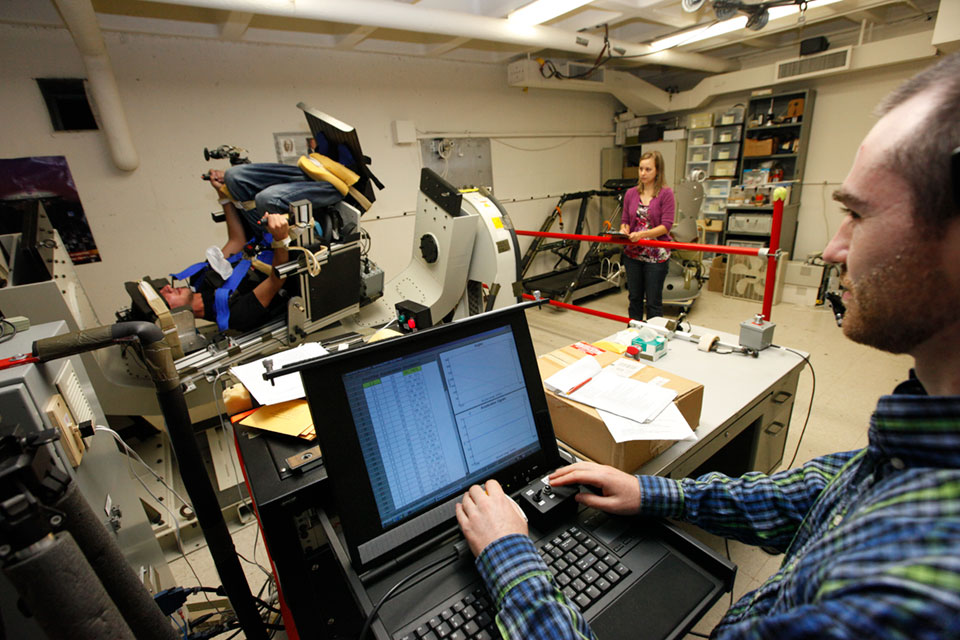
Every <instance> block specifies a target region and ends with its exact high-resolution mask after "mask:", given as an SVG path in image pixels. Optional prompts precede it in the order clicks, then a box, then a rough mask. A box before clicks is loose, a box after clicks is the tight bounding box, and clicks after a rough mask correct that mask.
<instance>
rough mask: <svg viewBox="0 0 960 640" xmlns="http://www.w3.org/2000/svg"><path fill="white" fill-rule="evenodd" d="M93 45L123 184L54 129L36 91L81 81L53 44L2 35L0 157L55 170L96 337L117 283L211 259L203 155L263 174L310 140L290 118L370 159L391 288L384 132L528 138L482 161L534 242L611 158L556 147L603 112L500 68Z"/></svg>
mask: <svg viewBox="0 0 960 640" xmlns="http://www.w3.org/2000/svg"><path fill="white" fill-rule="evenodd" d="M105 38H106V42H107V47H108V49H109V53H110V57H111V59H112V62H113V66H114V70H115V73H116V76H117V82H118V85H119V89H120V94H121V98H122V100H123V102H124V105H125V106H126V111H127V117H128V120H129V122H130V129H131V131H132V133H133V138H134V141H135V143H136V146H137V149H138V151H139V153H140V156H141V166H140V168H139V169H138V170H137V171H134V172H132V173H124V172H121V171H119V170H117V169H116V168H114V167H113V165H112V163H111V161H110V158H109V154H108V152H107V150H106V146H105V144H104V142H103V138H102V133H100V132H82V133H54V132H53V131H52V129H51V126H50V123H49V118H48V116H47V113H46V109H45V108H44V105H43V100H42V98H41V96H40V93H39V90H38V89H37V87H36V83H35V82H34V80H33V79H34V78H37V77H83V76H84V75H85V73H84V69H83V66H82V63H81V62H80V60H79V56H78V53H77V50H76V47H75V46H74V44H73V41H72V40H71V38H70V36H69V34H68V33H67V32H66V30H64V29H48V28H33V27H20V26H10V25H0V60H2V64H0V86H2V87H3V91H0V113H3V114H4V117H3V119H2V121H0V157H4V158H14V157H21V156H42V155H63V156H66V158H67V161H68V163H69V165H70V169H71V171H72V173H73V176H74V180H75V182H76V185H77V189H78V191H79V193H80V197H81V200H82V202H83V206H84V210H85V211H86V214H87V217H88V219H89V221H90V225H91V228H92V230H93V235H94V238H95V239H96V242H97V245H98V248H99V249H100V252H101V255H102V258H103V262H101V263H96V264H90V265H82V266H80V267H78V272H79V274H80V278H81V280H82V282H83V285H84V287H85V289H86V290H87V294H88V295H89V296H90V298H91V300H92V302H93V304H94V307H95V308H96V310H97V312H98V314H99V315H100V320H101V321H102V322H110V321H111V320H112V316H113V312H114V311H115V310H117V309H119V308H120V307H122V306H124V305H125V304H127V303H128V302H127V300H126V299H125V294H124V292H123V287H122V283H123V282H124V281H125V280H131V279H135V278H137V277H141V276H143V275H152V276H159V275H162V274H165V273H168V272H170V271H173V270H178V269H180V268H181V267H183V266H185V265H187V264H189V263H192V262H194V261H196V260H199V259H201V257H202V255H203V251H204V249H205V248H206V247H207V246H210V245H211V244H217V243H222V240H223V237H224V233H225V232H224V230H223V228H222V227H221V226H220V225H215V224H213V223H212V222H211V221H210V218H209V216H208V215H207V214H208V212H209V211H212V210H214V209H216V208H217V205H216V201H215V196H214V194H213V192H212V190H211V189H210V187H209V186H208V184H207V183H204V182H202V181H201V180H200V179H199V176H200V174H201V173H203V172H204V171H205V170H206V169H207V167H208V166H209V165H208V163H206V162H205V161H204V160H203V155H202V150H203V147H205V146H216V145H219V144H235V145H238V146H240V147H243V148H246V149H248V150H249V151H250V157H251V159H252V160H254V161H275V159H276V156H275V152H274V148H273V135H272V134H273V132H279V131H303V130H306V129H307V126H306V122H305V120H304V118H303V114H302V113H301V112H300V111H299V110H298V109H297V108H296V104H297V102H300V101H303V102H306V103H307V104H309V105H311V106H313V107H316V108H318V109H320V110H322V111H325V112H327V113H330V114H331V115H334V116H336V117H338V118H340V119H341V120H344V121H346V122H349V123H350V124H352V125H354V126H355V127H356V128H357V131H358V133H359V135H360V140H361V144H362V145H363V149H364V152H365V153H366V154H367V155H368V156H370V157H371V158H373V164H372V169H373V171H374V173H376V175H377V176H378V177H379V178H380V179H381V180H382V181H383V183H384V184H385V185H386V187H387V188H386V189H385V190H384V191H382V192H380V193H379V196H378V200H377V202H376V204H375V205H374V209H373V210H371V212H369V213H368V214H367V215H366V216H365V217H364V221H365V225H366V227H367V229H368V230H369V231H370V233H371V235H372V237H373V249H372V256H373V258H374V260H376V261H377V262H378V263H379V264H380V265H381V266H382V267H383V268H384V270H385V271H386V273H387V277H388V278H390V277H391V276H393V275H395V274H396V273H397V272H399V271H400V270H401V269H402V268H403V267H404V266H406V263H407V262H408V260H409V257H410V251H411V247H412V245H413V238H412V237H411V235H412V230H413V216H412V215H406V216H405V215H404V213H405V212H406V213H409V212H412V211H413V210H414V209H415V205H416V193H417V185H418V184H419V167H420V159H419V145H404V146H397V145H394V144H393V141H392V136H391V131H390V123H391V121H393V120H398V119H399V120H412V121H413V122H414V123H415V125H416V127H417V129H418V130H420V131H447V132H453V131H474V132H477V131H480V132H499V133H528V134H530V136H531V137H530V138H506V137H505V138H503V139H494V140H493V141H492V145H491V146H492V150H491V154H492V162H493V176H494V178H493V179H494V188H495V192H496V195H497V196H498V197H499V198H501V199H504V200H508V201H510V200H514V199H517V200H519V201H520V202H518V203H516V204H509V205H508V207H507V208H508V210H509V211H510V213H511V215H512V216H513V218H514V223H515V224H516V225H517V227H518V228H527V229H535V228H537V227H539V225H540V222H541V221H542V219H543V218H544V216H546V215H547V213H549V211H550V209H551V208H552V206H553V203H554V198H553V197H552V196H553V194H560V193H562V192H565V191H576V190H582V189H594V188H597V187H598V186H599V184H598V183H599V166H600V162H599V156H600V153H599V151H600V149H601V148H603V147H605V146H609V145H610V144H611V143H612V136H599V135H597V136H587V137H573V136H569V135H562V134H577V133H584V132H593V133H595V132H606V131H611V130H612V124H611V117H612V115H613V112H614V109H615V107H616V106H617V104H618V103H617V102H616V100H614V99H613V98H612V97H609V96H606V95H595V94H589V93H578V92H564V91H538V90H529V91H522V90H520V89H512V88H509V87H507V85H506V69H505V66H503V65H480V64H467V63H454V62H445V61H438V60H426V59H411V58H404V57H399V56H391V55H380V54H361V53H349V52H334V51H326V50H324V51H321V50H313V49H307V48H298V47H286V46H272V45H249V44H238V43H226V42H212V41H205V40H199V39H191V38H173V37H161V36H150V35H129V34H123V35H121V34H115V33H107V34H105ZM544 133H550V134H560V135H556V136H553V137H549V136H548V137H544V136H543V135H542V134H544ZM215 166H220V167H223V166H225V161H220V162H219V163H218V164H217V165H215ZM548 195H549V196H550V197H549V198H546V196H548ZM531 197H534V198H543V199H534V200H531V199H530V198H531ZM526 244H527V241H524V243H523V245H522V246H526Z"/></svg>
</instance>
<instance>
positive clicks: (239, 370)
mask: <svg viewBox="0 0 960 640" xmlns="http://www.w3.org/2000/svg"><path fill="white" fill-rule="evenodd" d="M327 353H328V352H327V350H326V349H324V348H323V347H322V346H320V343H319V342H307V343H305V344H302V345H300V346H299V347H297V348H295V349H288V350H287V351H281V352H279V353H275V354H273V355H272V356H267V357H266V358H261V359H259V360H255V361H253V362H249V363H247V364H242V365H240V366H238V367H231V368H230V373H232V374H233V375H234V376H236V377H237V380H239V381H240V382H242V383H243V386H245V387H246V388H247V391H249V392H250V395H252V396H253V397H254V398H256V400H257V402H259V403H260V404H262V405H271V404H277V403H278V402H286V401H287V400H295V399H297V398H303V397H304V396H306V393H305V392H304V390H303V383H302V382H301V381H300V374H299V373H293V374H291V375H287V376H280V377H279V378H274V379H273V382H274V383H275V384H271V382H270V381H269V380H264V379H263V374H264V373H265V372H266V369H264V368H263V361H264V360H272V361H273V370H274V371H276V370H278V369H282V368H283V367H284V366H286V365H288V364H292V363H294V362H301V361H303V360H309V359H310V358H316V357H319V356H325V355H327Z"/></svg>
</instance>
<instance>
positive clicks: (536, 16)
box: [507, 0, 591, 25]
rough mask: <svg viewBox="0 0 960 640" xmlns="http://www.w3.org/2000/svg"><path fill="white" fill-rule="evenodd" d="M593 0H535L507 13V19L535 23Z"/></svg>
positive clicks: (528, 23)
mask: <svg viewBox="0 0 960 640" xmlns="http://www.w3.org/2000/svg"><path fill="white" fill-rule="evenodd" d="M590 1H591V0H534V1H533V2H531V3H530V4H527V5H524V6H522V7H520V8H519V9H517V10H516V11H513V12H511V13H510V14H508V15H507V20H510V22H515V23H519V24H526V25H534V24H541V23H543V22H546V21H547V20H552V19H553V18H556V17H557V16H560V15H563V14H565V13H569V12H571V11H573V10H574V9H578V8H580V7H582V6H583V5H585V4H589V3H590Z"/></svg>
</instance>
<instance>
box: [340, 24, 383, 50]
mask: <svg viewBox="0 0 960 640" xmlns="http://www.w3.org/2000/svg"><path fill="white" fill-rule="evenodd" d="M376 30H377V27H368V26H359V27H357V28H356V29H354V30H353V31H351V32H350V33H348V34H347V35H345V36H343V37H342V38H340V39H339V40H337V48H338V49H353V48H354V47H355V46H357V45H358V44H360V43H361V42H363V41H364V40H366V39H367V38H369V37H370V34H371V33H373V32H374V31H376Z"/></svg>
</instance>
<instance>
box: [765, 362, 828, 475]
mask: <svg viewBox="0 0 960 640" xmlns="http://www.w3.org/2000/svg"><path fill="white" fill-rule="evenodd" d="M771 346H774V347H777V348H778V349H783V350H784V351H789V352H790V353H795V354H796V355H798V356H800V357H801V358H803V361H804V362H806V363H807V366H808V367H809V368H810V376H811V378H812V379H813V385H812V386H811V388H810V402H809V403H808V404H807V417H806V418H804V420H803V428H802V429H800V437H799V438H797V448H796V449H794V450H793V457H792V458H790V464H788V465H787V466H786V467H785V469H790V468H792V467H793V463H794V462H796V460H797V454H798V453H800V443H801V442H803V434H804V433H806V431H807V424H808V423H809V422H810V413H811V412H812V410H813V397H814V395H815V394H816V393H817V374H816V372H814V370H813V364H812V363H811V362H810V358H809V357H807V356H805V355H803V354H802V353H800V352H799V351H795V350H794V349H791V348H790V347H780V346H778V345H771Z"/></svg>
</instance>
